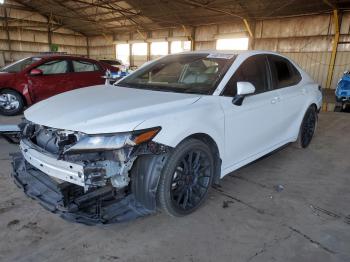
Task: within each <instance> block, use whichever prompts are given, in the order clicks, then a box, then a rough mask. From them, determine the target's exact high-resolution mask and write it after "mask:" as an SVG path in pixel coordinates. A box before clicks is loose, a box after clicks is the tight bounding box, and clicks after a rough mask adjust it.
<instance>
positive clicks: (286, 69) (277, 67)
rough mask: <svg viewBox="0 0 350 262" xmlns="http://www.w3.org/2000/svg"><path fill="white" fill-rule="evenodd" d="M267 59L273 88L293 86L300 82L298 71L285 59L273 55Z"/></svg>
mask: <svg viewBox="0 0 350 262" xmlns="http://www.w3.org/2000/svg"><path fill="white" fill-rule="evenodd" d="M268 58H269V63H270V67H271V71H272V75H273V77H274V83H275V85H274V87H275V88H283V87H288V86H293V85H296V84H298V83H299V82H300V81H301V75H300V73H299V71H298V70H297V69H296V68H295V66H294V65H293V64H292V63H290V62H289V61H288V60H287V59H285V58H283V57H280V56H275V55H269V56H268Z"/></svg>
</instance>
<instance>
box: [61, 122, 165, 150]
mask: <svg viewBox="0 0 350 262" xmlns="http://www.w3.org/2000/svg"><path fill="white" fill-rule="evenodd" d="M160 130H161V128H160V127H155V128H150V129H145V130H138V131H133V132H125V133H117V134H104V135H85V136H82V138H81V139H80V140H79V141H78V142H77V143H76V144H74V145H73V146H71V147H69V148H67V149H66V150H64V152H63V153H64V154H79V153H84V152H101V151H109V150H117V149H121V148H124V147H134V146H137V145H140V144H142V143H145V142H148V141H150V140H152V139H153V138H154V137H155V136H156V135H157V134H158V133H159V131H160Z"/></svg>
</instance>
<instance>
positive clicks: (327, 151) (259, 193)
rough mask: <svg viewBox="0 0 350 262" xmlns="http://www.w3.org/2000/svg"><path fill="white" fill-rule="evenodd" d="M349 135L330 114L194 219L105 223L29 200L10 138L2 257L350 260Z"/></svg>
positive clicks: (341, 118) (3, 167) (249, 170)
mask: <svg viewBox="0 0 350 262" xmlns="http://www.w3.org/2000/svg"><path fill="white" fill-rule="evenodd" d="M18 119H19V118H18V117H17V118H4V117H2V118H1V117H0V123H1V124H4V123H11V122H12V123H16V122H17V121H18ZM349 134H350V114H344V113H322V114H321V115H320V121H319V126H318V131H317V134H316V137H315V138H314V140H313V142H312V144H311V146H310V147H309V148H308V149H305V150H300V149H295V148H293V147H291V146H288V147H286V148H284V149H282V150H280V151H278V152H276V153H274V154H273V155H270V156H268V157H266V158H264V159H262V160H260V161H258V162H256V163H254V164H251V165H250V166H247V167H245V168H242V169H240V170H239V171H237V172H234V173H232V174H230V175H228V176H227V177H225V179H223V181H222V187H221V188H220V189H219V190H212V192H211V194H210V198H209V199H208V201H207V202H206V204H205V205H204V206H203V207H202V208H201V209H199V210H198V211H197V212H196V213H194V214H193V215H190V216H187V217H184V218H170V217H167V216H166V215H164V214H156V215H153V216H148V217H145V218H141V219H138V220H136V221H133V222H130V223H124V224H114V225H108V226H101V227H88V226H84V225H79V224H72V223H69V222H66V221H64V220H62V219H60V218H59V217H57V216H55V215H53V214H51V213H49V212H47V211H45V210H44V209H43V208H42V207H41V206H39V205H38V204H37V203H36V202H35V201H32V200H30V199H28V198H27V197H26V196H25V195H24V194H23V193H22V192H21V191H20V190H18V188H17V187H16V186H15V185H14V184H13V183H12V180H11V178H10V177H9V173H10V161H9V157H8V153H9V152H14V151H16V146H12V145H8V144H6V143H5V142H4V141H0V239H1V242H0V261H18V262H20V261H162V262H163V261H215V262H218V261H220V262H221V261H283V262H286V261H297V262H302V261H308V262H309V261H318V262H321V261H326V262H330V261H350V206H349V203H350V158H349V156H350V146H349V145H350V135H349ZM276 185H283V187H284V189H283V190H282V191H280V192H278V190H276V188H275V187H276Z"/></svg>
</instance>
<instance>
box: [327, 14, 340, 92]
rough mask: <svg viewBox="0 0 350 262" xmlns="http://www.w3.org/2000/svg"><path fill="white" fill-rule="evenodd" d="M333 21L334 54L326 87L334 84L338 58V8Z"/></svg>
mask: <svg viewBox="0 0 350 262" xmlns="http://www.w3.org/2000/svg"><path fill="white" fill-rule="evenodd" d="M333 23H334V29H335V34H334V38H333V46H332V55H331V60H330V63H329V67H328V74H327V84H326V88H328V89H329V88H331V84H332V78H333V73H334V65H335V59H336V58H337V50H338V44H339V37H340V29H339V27H340V26H339V15H338V10H336V9H335V10H334V11H333Z"/></svg>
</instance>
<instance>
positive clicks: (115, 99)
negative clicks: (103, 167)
mask: <svg viewBox="0 0 350 262" xmlns="http://www.w3.org/2000/svg"><path fill="white" fill-rule="evenodd" d="M202 53H212V51H202ZM256 54H275V55H279V54H276V53H273V52H265V51H248V52H243V53H241V54H239V55H238V56H237V58H236V59H235V61H234V62H233V64H232V65H231V67H230V68H229V70H228V71H227V73H226V75H225V76H224V77H223V79H222V80H221V82H220V84H219V85H218V86H217V88H216V90H215V91H214V93H213V95H195V94H181V93H171V92H160V91H149V90H141V89H133V88H124V87H116V86H110V85H105V86H103V85H102V86H94V87H89V88H83V89H78V90H74V91H71V92H67V93H63V94H60V95H57V96H55V97H52V98H49V99H47V100H45V101H42V102H40V103H38V104H36V105H34V106H32V107H31V108H29V109H28V110H26V111H25V117H26V118H27V119H28V120H30V121H32V122H34V123H37V124H41V125H45V126H49V127H53V128H58V129H66V130H71V131H79V132H83V133H86V134H103V133H105V134H106V133H118V132H126V131H132V130H135V129H136V130H139V129H146V128H151V127H155V126H160V127H161V128H162V130H161V131H160V132H159V134H157V136H156V137H155V138H154V139H153V140H154V141H155V142H158V143H161V144H164V145H168V146H171V147H176V146H177V145H178V144H179V143H180V142H181V141H183V140H184V139H185V138H187V137H189V136H191V135H194V134H198V133H201V134H206V135H208V136H210V137H211V138H212V139H213V140H214V141H215V142H216V144H217V146H218V150H219V153H220V157H221V159H222V173H221V177H223V176H224V175H226V174H228V173H230V172H232V171H234V170H236V169H237V168H239V167H241V166H243V165H245V164H247V163H249V162H251V161H253V160H255V159H258V158H260V157H261V156H263V155H265V154H267V153H269V152H271V151H273V150H275V149H277V148H279V147H281V146H282V145H284V144H286V143H288V142H293V141H295V140H296V139H297V136H298V133H299V128H300V125H301V122H302V119H303V116H304V114H305V112H306V110H307V108H308V107H309V106H310V105H311V104H315V105H316V106H317V108H318V109H320V107H321V104H322V94H321V92H320V91H319V89H318V84H316V83H315V82H314V81H313V80H312V79H311V78H310V77H309V76H308V75H307V74H306V73H305V72H304V71H303V70H301V69H300V68H299V67H298V66H297V65H296V64H295V63H293V62H292V63H293V64H294V66H295V67H296V68H297V69H298V70H299V72H300V74H301V77H302V80H301V81H300V82H299V83H298V84H297V85H296V86H292V87H286V88H281V89H277V90H272V91H268V92H264V93H261V94H256V95H251V96H248V97H246V98H245V100H244V102H243V104H242V105H241V106H236V105H233V104H232V98H230V97H224V96H220V94H221V92H222V91H223V89H224V87H225V86H226V84H227V82H228V81H229V79H230V78H231V77H232V75H233V74H234V72H235V71H236V70H237V68H238V67H239V66H240V65H241V64H242V62H244V61H245V60H246V59H247V58H248V57H250V56H252V55H256ZM287 59H288V58H287ZM288 60H289V59H288ZM289 61H290V60H289Z"/></svg>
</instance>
